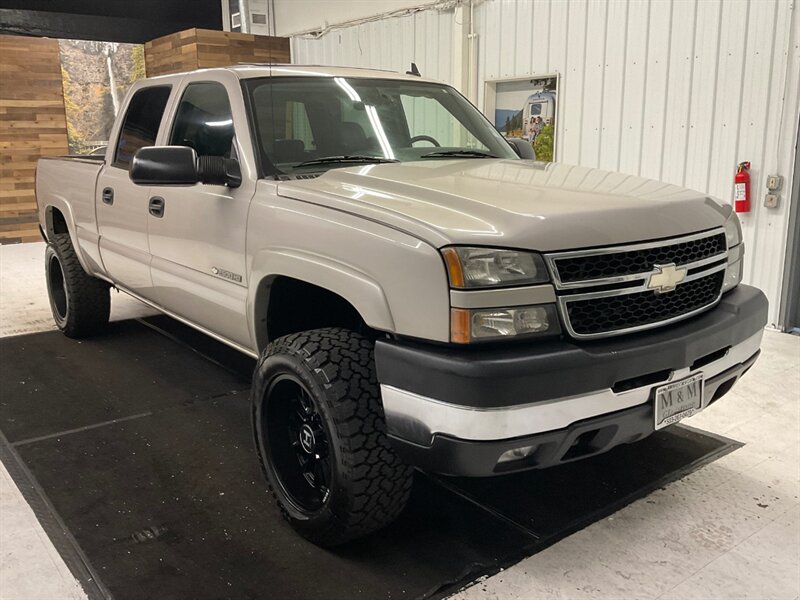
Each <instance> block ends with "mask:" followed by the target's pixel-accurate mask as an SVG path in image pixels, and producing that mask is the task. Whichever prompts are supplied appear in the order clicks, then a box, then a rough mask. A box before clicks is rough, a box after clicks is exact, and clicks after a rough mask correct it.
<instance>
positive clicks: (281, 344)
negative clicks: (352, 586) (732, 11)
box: [251, 328, 413, 546]
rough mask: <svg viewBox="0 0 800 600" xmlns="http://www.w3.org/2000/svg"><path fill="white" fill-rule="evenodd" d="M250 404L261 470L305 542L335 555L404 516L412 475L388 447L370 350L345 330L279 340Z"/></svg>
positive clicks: (263, 361) (260, 370)
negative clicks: (328, 548) (338, 548)
mask: <svg viewBox="0 0 800 600" xmlns="http://www.w3.org/2000/svg"><path fill="white" fill-rule="evenodd" d="M251 401H252V408H253V429H254V434H255V438H256V447H257V449H258V454H259V458H260V460H261V466H262V468H263V470H264V473H265V475H266V477H267V481H268V483H269V487H270V489H271V491H272V492H273V494H274V496H275V498H276V500H277V501H278V504H279V506H280V508H281V511H282V513H283V515H284V517H285V518H286V519H287V521H289V523H290V524H291V525H292V527H293V528H294V529H295V530H296V531H297V532H298V533H300V535H302V536H303V537H305V538H306V539H308V540H310V541H311V542H313V543H315V544H317V545H320V546H335V545H338V544H342V543H344V542H347V541H349V540H352V539H354V538H357V537H361V536H364V535H366V534H368V533H370V532H373V531H375V530H377V529H380V528H382V527H384V526H386V525H388V524H389V523H391V522H392V521H394V520H395V519H396V518H397V516H398V515H399V514H400V513H401V512H402V510H403V508H404V507H405V505H406V502H407V501H408V497H409V494H410V492H411V484H412V481H413V470H412V469H411V467H409V466H408V465H406V464H404V463H403V462H402V461H401V460H400V459H399V458H398V457H397V455H396V454H395V453H394V451H393V450H392V448H391V447H390V445H389V440H388V438H387V437H386V425H385V423H386V422H385V417H384V414H383V405H382V403H381V399H380V390H379V388H378V382H377V378H376V376H375V366H374V359H373V344H372V342H370V341H369V340H367V339H366V338H364V337H363V336H361V335H359V334H357V333H355V332H352V331H348V330H346V329H338V328H330V329H317V330H313V331H307V332H303V333H298V334H292V335H287V336H286V337H282V338H280V339H278V340H275V341H274V342H273V343H272V344H270V345H269V346H268V347H267V348H266V349H265V351H264V353H263V354H262V356H261V358H260V360H259V361H258V364H257V366H256V369H255V373H254V375H253V387H252V392H251Z"/></svg>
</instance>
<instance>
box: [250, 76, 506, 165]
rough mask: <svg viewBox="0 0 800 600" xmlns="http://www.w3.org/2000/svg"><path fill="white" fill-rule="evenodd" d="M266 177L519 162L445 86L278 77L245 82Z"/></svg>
mask: <svg viewBox="0 0 800 600" xmlns="http://www.w3.org/2000/svg"><path fill="white" fill-rule="evenodd" d="M244 87H245V90H246V91H247V93H248V95H249V103H250V110H251V112H252V115H251V116H252V119H251V123H253V124H254V128H255V137H256V140H257V142H258V144H259V151H260V153H261V163H262V171H263V172H265V173H267V174H269V175H275V174H281V173H284V174H293V173H297V174H300V173H304V172H309V171H320V170H326V169H331V168H338V167H346V166H352V165H353V164H358V163H367V162H407V161H418V160H437V159H439V160H442V159H446V158H451V159H452V158H478V159H479V158H487V157H490V158H511V159H516V158H518V156H517V155H516V154H515V153H514V151H513V150H512V149H511V147H510V146H509V144H508V143H507V142H506V141H505V140H504V139H503V137H502V136H501V135H500V134H499V133H498V132H497V130H495V129H494V127H492V125H491V123H489V121H487V120H486V119H485V118H484V116H483V115H482V114H481V113H480V112H478V110H477V109H476V108H475V107H474V106H472V105H471V104H470V103H469V102H467V100H466V99H464V98H463V97H462V96H461V95H460V94H459V93H458V92H456V91H455V90H453V89H452V88H450V87H448V86H444V85H439V84H434V83H426V82H422V81H420V82H416V81H406V80H392V79H372V78H350V77H348V78H343V77H273V78H263V79H249V80H246V81H245V82H244Z"/></svg>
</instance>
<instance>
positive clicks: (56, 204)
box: [41, 194, 92, 273]
mask: <svg viewBox="0 0 800 600" xmlns="http://www.w3.org/2000/svg"><path fill="white" fill-rule="evenodd" d="M43 204H44V208H42V215H41V221H42V222H43V225H44V232H45V235H46V236H48V240H49V236H50V232H51V231H52V230H53V209H55V210H58V211H59V212H60V213H61V214H62V215H64V221H65V222H66V224H67V232H68V233H69V237H70V239H71V240H72V247H73V248H74V249H75V255H76V256H77V257H78V262H79V263H81V267H83V270H84V271H86V272H87V273H91V272H92V270H91V269H90V267H89V264H88V263H87V261H86V257H85V256H84V255H83V249H82V248H81V245H80V240H79V238H78V227H77V225H75V217H74V216H73V214H72V207H71V206H70V204H69V202H68V201H67V200H66V198H63V197H61V196H57V195H55V194H53V195H50V196H49V197H48V198H47V199H46V200H45V201H44V202H43Z"/></svg>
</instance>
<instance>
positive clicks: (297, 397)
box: [264, 375, 331, 513]
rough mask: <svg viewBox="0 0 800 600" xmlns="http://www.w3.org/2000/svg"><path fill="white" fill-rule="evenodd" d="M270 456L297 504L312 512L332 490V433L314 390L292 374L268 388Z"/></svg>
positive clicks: (267, 414) (267, 412) (267, 426)
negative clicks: (317, 402)
mask: <svg viewBox="0 0 800 600" xmlns="http://www.w3.org/2000/svg"><path fill="white" fill-rule="evenodd" d="M266 395H267V397H266V398H265V404H266V414H265V416H266V419H265V423H264V425H266V435H265V436H264V437H265V439H264V442H265V444H267V445H268V452H267V456H269V460H270V461H271V462H272V466H273V468H274V469H275V472H276V474H277V475H278V481H279V483H280V485H281V487H282V488H283V492H284V493H285V494H286V496H287V497H288V498H289V499H290V500H291V501H292V503H293V504H294V505H295V507H296V508H297V509H298V510H299V511H301V512H306V513H312V512H314V511H316V510H319V508H321V507H322V505H323V504H324V503H325V501H326V500H327V499H328V495H329V494H330V482H331V463H330V455H329V447H328V435H327V433H326V432H325V425H324V423H323V422H322V417H321V416H320V414H319V413H318V412H317V409H316V407H315V406H314V402H313V400H312V399H311V394H310V393H309V391H308V389H306V387H305V386H304V385H303V383H302V382H301V381H300V380H299V379H298V378H296V377H293V376H291V375H282V376H279V377H276V378H275V379H274V380H273V382H272V384H271V385H270V387H269V389H268V390H267V394H266Z"/></svg>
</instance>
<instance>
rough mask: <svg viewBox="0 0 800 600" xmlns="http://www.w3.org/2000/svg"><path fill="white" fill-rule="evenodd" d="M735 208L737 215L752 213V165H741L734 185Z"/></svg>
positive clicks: (743, 163) (744, 163)
mask: <svg viewBox="0 0 800 600" xmlns="http://www.w3.org/2000/svg"><path fill="white" fill-rule="evenodd" d="M733 200H734V202H733V208H734V210H735V211H736V212H737V213H742V212H750V163H749V162H747V161H745V162H742V163H739V168H738V169H737V170H736V177H735V178H734V185H733Z"/></svg>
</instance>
